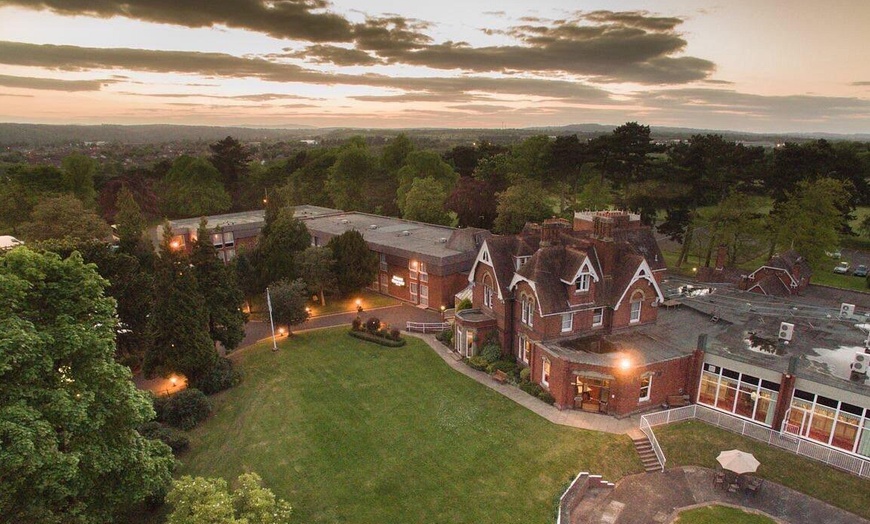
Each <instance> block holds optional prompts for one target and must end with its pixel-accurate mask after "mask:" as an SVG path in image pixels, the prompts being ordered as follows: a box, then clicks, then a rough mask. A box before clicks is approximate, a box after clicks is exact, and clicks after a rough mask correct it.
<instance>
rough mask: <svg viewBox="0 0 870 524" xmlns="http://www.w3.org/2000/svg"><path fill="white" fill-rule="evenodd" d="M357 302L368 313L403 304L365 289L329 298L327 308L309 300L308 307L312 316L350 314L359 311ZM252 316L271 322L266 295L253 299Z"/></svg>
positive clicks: (255, 318)
mask: <svg viewBox="0 0 870 524" xmlns="http://www.w3.org/2000/svg"><path fill="white" fill-rule="evenodd" d="M357 300H359V301H360V305H361V306H362V307H363V309H364V310H366V311H368V310H370V309H374V308H379V307H387V306H395V305H398V304H401V302H400V301H398V300H396V299H394V298H392V297H388V296H386V295H381V294H380V293H375V292H374V291H370V290H368V289H364V290H362V291H360V292H359V293H355V294H354V295H353V296H350V297H331V296H327V297H326V306H321V305H320V302H319V299H318V301H317V302H315V301H313V300H309V301H308V307H309V308H310V309H311V316H322V315H332V314H334V313H350V312H355V311H356V310H357V308H356V301H357ZM250 315H251V318H252V319H254V320H260V321H265V320H269V312H268V311H267V310H266V297H265V295H264V296H257V297H254V298H252V299H251V312H250Z"/></svg>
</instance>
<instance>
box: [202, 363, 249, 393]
mask: <svg viewBox="0 0 870 524" xmlns="http://www.w3.org/2000/svg"><path fill="white" fill-rule="evenodd" d="M241 381H242V374H241V373H239V371H238V370H235V369H233V361H232V360H230V359H228V358H220V359H218V361H217V363H215V365H214V366H213V367H212V368H211V370H209V371H208V372H207V373H205V374H203V375H202V376H201V377H199V378H197V379H196V380H195V381H194V382H193V383H192V384H191V385H192V386H193V387H194V388H196V389H198V390H200V391H202V392H203V393H205V394H206V395H213V394H215V393H217V392H219V391H223V390H225V389H230V388H231V387H235V386H237V385H238V384H239V382H241Z"/></svg>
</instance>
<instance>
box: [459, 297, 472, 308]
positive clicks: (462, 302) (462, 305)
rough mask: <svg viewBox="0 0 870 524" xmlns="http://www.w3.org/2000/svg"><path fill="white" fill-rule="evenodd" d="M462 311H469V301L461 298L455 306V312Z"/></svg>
mask: <svg viewBox="0 0 870 524" xmlns="http://www.w3.org/2000/svg"><path fill="white" fill-rule="evenodd" d="M463 309H471V299H469V298H463V299H462V300H460V301H459V303H458V304H456V311H462V310H463Z"/></svg>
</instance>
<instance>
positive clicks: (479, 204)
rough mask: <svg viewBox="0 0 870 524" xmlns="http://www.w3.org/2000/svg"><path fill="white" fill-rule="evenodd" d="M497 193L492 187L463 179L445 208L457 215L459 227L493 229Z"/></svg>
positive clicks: (473, 179)
mask: <svg viewBox="0 0 870 524" xmlns="http://www.w3.org/2000/svg"><path fill="white" fill-rule="evenodd" d="M496 204H497V201H496V198H495V191H493V190H492V188H491V187H490V185H489V184H488V183H487V182H485V181H483V180H477V179H475V178H472V177H462V178H460V179H459V183H458V184H456V189H454V190H453V192H452V193H450V195H449V196H448V197H447V201H446V203H445V207H446V209H447V210H448V211H453V212H454V213H456V216H457V218H458V219H459V227H480V228H484V229H490V228H492V224H493V222H494V221H495V216H496Z"/></svg>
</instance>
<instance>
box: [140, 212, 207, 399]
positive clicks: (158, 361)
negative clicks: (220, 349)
mask: <svg viewBox="0 0 870 524" xmlns="http://www.w3.org/2000/svg"><path fill="white" fill-rule="evenodd" d="M171 238H172V230H171V229H170V228H169V226H164V230H163V243H162V244H161V246H160V257H159V259H158V260H157V263H156V264H155V266H156V267H155V269H156V271H155V275H154V276H155V278H154V311H153V313H152V315H151V332H152V333H153V337H154V343H153V345H152V347H151V348H150V349H149V351H148V352H147V353H146V354H145V374H146V375H148V376H153V375H155V374H160V375H166V374H169V373H172V372H178V373H181V374H183V375H184V376H185V377H187V378H188V380H189V381H191V382H196V380H197V379H198V378H200V377H202V376H204V375H205V374H206V373H208V372H209V371H210V370H211V369H212V367H213V366H214V365H215V363H216V362H217V357H218V355H217V351H215V347H214V343H213V342H212V341H211V337H210V336H209V330H208V323H209V315H208V311H207V309H206V308H205V307H204V300H205V299H204V298H203V296H202V294H201V293H200V290H199V285H198V284H197V281H196V271H195V269H194V268H192V267H191V266H190V260H189V259H188V257H187V256H186V255H185V254H184V253H183V252H181V251H179V250H174V249H172V247H171V246H170V244H169V242H170V239H171Z"/></svg>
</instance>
